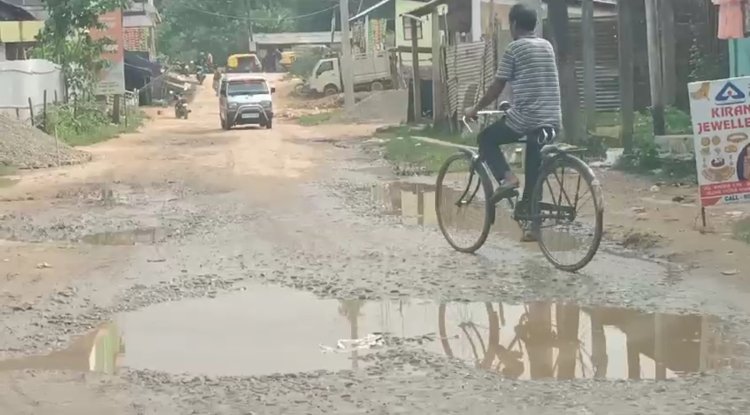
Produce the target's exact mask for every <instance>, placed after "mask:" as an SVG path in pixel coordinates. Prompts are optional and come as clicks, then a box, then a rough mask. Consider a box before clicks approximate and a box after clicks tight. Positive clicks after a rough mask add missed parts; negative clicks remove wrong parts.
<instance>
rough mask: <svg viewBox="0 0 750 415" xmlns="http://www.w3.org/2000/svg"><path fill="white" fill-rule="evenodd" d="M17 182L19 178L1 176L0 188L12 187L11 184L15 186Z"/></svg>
mask: <svg viewBox="0 0 750 415" xmlns="http://www.w3.org/2000/svg"><path fill="white" fill-rule="evenodd" d="M16 183H18V180H14V179H7V178H4V177H0V188H3V187H10V186H13V185H14V184H16Z"/></svg>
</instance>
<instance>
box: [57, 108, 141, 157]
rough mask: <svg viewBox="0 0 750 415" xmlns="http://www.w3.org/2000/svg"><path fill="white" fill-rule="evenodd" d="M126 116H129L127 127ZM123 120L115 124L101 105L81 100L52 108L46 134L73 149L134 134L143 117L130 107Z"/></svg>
mask: <svg viewBox="0 0 750 415" xmlns="http://www.w3.org/2000/svg"><path fill="white" fill-rule="evenodd" d="M125 116H127V117H128V122H127V126H126V125H125V119H124V117H125ZM122 117H123V118H122V119H121V121H120V124H114V123H112V119H111V117H110V115H109V114H108V113H107V111H106V110H105V109H104V108H103V107H102V105H100V103H97V102H94V101H79V102H77V103H76V104H61V105H57V106H54V107H51V108H50V109H49V110H48V111H47V116H46V121H45V122H44V124H45V125H44V127H45V128H44V129H45V131H46V132H47V134H50V135H57V137H58V138H60V139H61V140H62V141H64V142H65V143H67V144H70V145H72V146H80V145H89V144H94V143H97V142H99V141H103V140H106V139H109V138H112V137H115V136H117V135H119V134H121V133H125V132H129V131H135V130H136V129H137V128H138V127H139V126H140V125H141V124H142V122H143V114H142V113H141V111H140V110H139V109H138V108H128V113H127V114H123V115H122Z"/></svg>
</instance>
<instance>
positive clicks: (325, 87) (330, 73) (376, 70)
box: [308, 52, 392, 95]
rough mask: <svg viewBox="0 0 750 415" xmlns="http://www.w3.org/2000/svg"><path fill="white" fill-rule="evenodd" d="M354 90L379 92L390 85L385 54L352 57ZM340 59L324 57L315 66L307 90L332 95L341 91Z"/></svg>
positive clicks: (389, 68)
mask: <svg viewBox="0 0 750 415" xmlns="http://www.w3.org/2000/svg"><path fill="white" fill-rule="evenodd" d="M352 72H353V76H354V89H355V90H370V91H380V90H382V89H385V88H387V87H390V86H391V84H392V73H391V62H390V59H389V57H388V54H387V53H385V52H376V53H368V54H355V55H353V56H352ZM342 85H343V82H342V73H341V59H340V57H338V56H333V57H325V58H323V59H321V60H319V61H318V63H317V64H316V65H315V67H314V69H313V71H312V74H311V76H310V78H309V79H308V88H309V89H310V90H311V91H314V92H317V93H319V94H325V95H333V94H337V93H339V92H341V91H343V87H342Z"/></svg>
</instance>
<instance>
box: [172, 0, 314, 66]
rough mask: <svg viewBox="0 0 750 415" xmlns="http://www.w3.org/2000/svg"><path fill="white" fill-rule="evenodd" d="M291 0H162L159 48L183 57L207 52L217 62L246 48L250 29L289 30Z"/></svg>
mask: <svg viewBox="0 0 750 415" xmlns="http://www.w3.org/2000/svg"><path fill="white" fill-rule="evenodd" d="M293 1H297V0H277V1H273V0H164V1H163V10H162V15H163V18H164V23H163V24H162V25H161V26H160V28H159V32H158V42H159V49H160V50H161V51H162V52H163V53H165V54H167V55H169V56H173V57H179V58H182V59H184V60H189V59H191V58H193V57H194V56H195V55H197V53H198V52H210V53H211V54H212V55H213V56H214V58H215V60H216V61H217V62H221V61H223V60H225V59H226V58H227V57H228V56H229V55H231V54H233V53H237V52H241V51H246V50H248V39H249V34H250V31H251V30H252V31H253V32H255V33H263V32H280V31H285V30H286V31H288V30H291V29H292V28H293V22H292V21H290V20H289V17H290V16H292V13H293V11H292V9H291V8H290V3H291V2H293ZM300 1H305V0H300ZM306 2H308V3H309V2H310V0H306ZM318 7H320V6H318Z"/></svg>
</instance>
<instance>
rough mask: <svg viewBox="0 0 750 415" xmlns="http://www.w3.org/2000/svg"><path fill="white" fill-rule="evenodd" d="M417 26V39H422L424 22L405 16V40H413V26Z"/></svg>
mask: <svg viewBox="0 0 750 415" xmlns="http://www.w3.org/2000/svg"><path fill="white" fill-rule="evenodd" d="M414 23H416V24H417V39H422V21H421V20H419V21H416V20H414V19H411V18H409V17H406V16H404V40H411V25H412V24H414Z"/></svg>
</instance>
